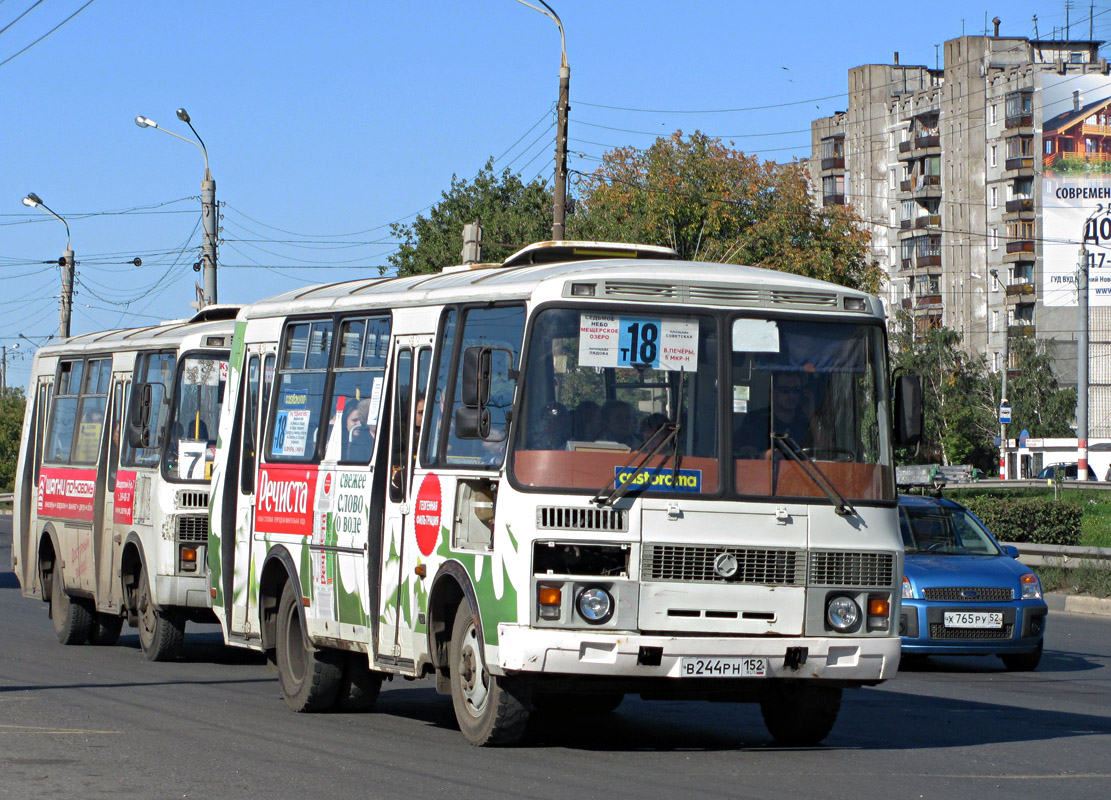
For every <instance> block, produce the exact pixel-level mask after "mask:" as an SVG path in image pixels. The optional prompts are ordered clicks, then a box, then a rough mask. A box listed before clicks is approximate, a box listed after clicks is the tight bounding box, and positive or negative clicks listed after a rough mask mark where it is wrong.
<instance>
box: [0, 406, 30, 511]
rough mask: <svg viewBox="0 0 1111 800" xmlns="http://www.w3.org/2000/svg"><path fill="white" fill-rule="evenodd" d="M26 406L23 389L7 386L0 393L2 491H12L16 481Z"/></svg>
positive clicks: (0, 489) (0, 484) (0, 486)
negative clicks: (20, 438)
mask: <svg viewBox="0 0 1111 800" xmlns="http://www.w3.org/2000/svg"><path fill="white" fill-rule="evenodd" d="M24 406H25V402H24V399H23V389H21V388H18V387H16V388H7V389H5V390H4V391H3V393H0V491H4V492H10V491H11V490H12V483H13V482H14V481H15V465H16V460H17V459H18V458H19V437H20V434H21V432H22V429H23V409H24Z"/></svg>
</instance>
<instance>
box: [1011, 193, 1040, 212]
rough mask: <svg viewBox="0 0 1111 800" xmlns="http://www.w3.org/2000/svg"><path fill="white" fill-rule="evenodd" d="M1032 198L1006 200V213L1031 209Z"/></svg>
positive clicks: (1032, 204)
mask: <svg viewBox="0 0 1111 800" xmlns="http://www.w3.org/2000/svg"><path fill="white" fill-rule="evenodd" d="M1033 210H1034V199H1033V198H1032V197H1020V198H1018V199H1015V200H1008V201H1007V213H1008V214H1014V213H1016V212H1022V211H1033Z"/></svg>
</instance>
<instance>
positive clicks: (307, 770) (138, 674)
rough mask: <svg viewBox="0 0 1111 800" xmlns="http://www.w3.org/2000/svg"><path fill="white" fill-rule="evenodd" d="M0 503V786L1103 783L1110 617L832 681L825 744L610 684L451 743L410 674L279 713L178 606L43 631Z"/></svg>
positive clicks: (451, 731)
mask: <svg viewBox="0 0 1111 800" xmlns="http://www.w3.org/2000/svg"><path fill="white" fill-rule="evenodd" d="M10 520H11V518H10V517H0V798H7V797H12V798H16V797H18V798H49V797H67V798H112V800H124V799H125V798H151V797H157V798H170V797H178V798H183V797H188V798H209V797H212V798H216V797H235V798H266V799H267V800H277V799H278V798H287V797H289V798H306V797H312V798H324V797H343V798H356V797H360V798H361V797H382V798H394V797H404V798H409V797H451V798H487V797H519V798H544V797H551V798H559V799H560V800H563V799H564V798H574V799H575V800H578V798H595V797H637V798H660V799H661V800H686V798H703V797H736V798H750V797H751V798H873V797H875V798H878V797H890V798H947V799H948V798H969V799H975V800H983V798H988V797H1007V798H1014V797H1019V796H1032V797H1037V798H1039V800H1044V799H1045V798H1058V797H1059V798H1070V800H1075V799H1076V798H1093V799H1095V798H1099V800H1106V798H1108V797H1111V618H1106V617H1089V616H1085V615H1079V614H1067V613H1060V612H1053V613H1051V614H1050V617H1049V626H1048V635H1047V650H1046V654H1045V657H1044V658H1043V661H1042V666H1041V668H1040V669H1039V670H1038V671H1037V672H1035V673H1026V674H1012V673H1008V672H1005V671H1003V669H1002V665H1001V663H1000V662H999V661H998V660H996V659H932V660H931V661H930V662H929V663H928V664H927V665H926V666H925V667H923V668H922V669H919V670H915V671H904V672H902V673H900V675H899V677H898V679H897V680H894V681H891V682H889V683H887V684H885V685H884V686H882V687H879V688H875V689H862V690H858V691H853V692H848V693H846V695H845V699H844V703H843V705H842V710H841V716H840V718H839V720H838V722H837V726H836V727H835V728H834V730H833V733H832V734H831V735H830V736H829V738H828V739H827V740H826V742H825V745H824V746H822V747H817V748H807V749H784V748H780V747H777V746H776V745H774V744H773V743H772V741H771V739H770V737H769V736H768V734H767V733H766V731H765V729H764V725H763V722H762V720H761V718H760V712H759V709H758V708H757V707H756V706H753V705H731V704H719V705H711V704H707V703H681V702H655V703H648V702H644V701H641V700H639V699H635V698H629V699H627V700H626V701H625V703H624V704H623V705H622V706H621V708H620V709H619V710H618V712H617V713H616V714H612V715H609V716H607V717H603V718H600V719H595V720H586V721H581V720H580V721H578V722H574V723H557V722H554V721H550V720H549V721H547V722H544V723H539V722H538V723H537V724H534V725H533V727H532V728H531V729H530V734H529V737H528V740H527V742H526V743H525V744H524V746H522V747H518V748H514V749H509V750H497V749H478V748H474V747H471V746H469V745H468V744H466V742H465V741H464V740H463V738H462V736H461V735H460V734H459V732H458V730H457V729H456V728H455V724H454V718H453V716H452V711H451V703H450V701H449V700H448V698H446V697H441V696H439V695H437V694H436V693H435V691H434V690H433V689H432V687H431V685H430V683H429V682H426V681H424V682H405V681H394V682H392V683H388V684H386V686H385V687H384V688H383V692H382V696H381V698H380V700H379V702H378V705H377V707H376V709H375V710H374V711H373V712H371V713H367V714H322V715H298V714H293V713H291V712H289V711H288V710H287V709H286V707H285V704H284V703H283V702H282V701H281V699H280V697H279V694H278V684H277V679H276V677H275V676H274V675H273V674H271V673H270V672H268V671H267V669H266V666H265V664H264V663H263V662H262V660H261V659H260V658H259V657H257V656H255V655H252V654H249V653H244V652H241V651H235V650H231V649H228V648H224V647H223V646H222V645H221V644H220V635H219V630H218V629H217V628H216V627H215V626H190V627H189V628H188V629H187V634H186V645H185V649H184V654H183V657H182V659H181V660H180V661H177V662H175V663H170V664H151V663H148V662H146V661H144V660H143V658H142V655H141V653H140V651H139V643H138V638H137V636H136V634H135V633H134V632H133V629H128V628H125V629H124V636H123V637H122V638H121V640H120V643H119V644H118V645H117V646H115V647H108V648H94V647H91V646H87V645H86V646H80V647H63V646H61V645H59V644H58V643H57V642H56V641H55V639H54V634H53V631H52V629H51V626H50V623H49V621H48V620H47V618H46V608H45V606H44V605H43V604H42V603H40V602H38V601H32V600H26V599H24V598H23V597H22V596H21V595H20V592H19V587H18V585H17V583H16V580H15V576H14V575H13V574H12V573H11V572H10V569H9V565H10V563H11V562H10V543H11V538H10V532H11V521H10Z"/></svg>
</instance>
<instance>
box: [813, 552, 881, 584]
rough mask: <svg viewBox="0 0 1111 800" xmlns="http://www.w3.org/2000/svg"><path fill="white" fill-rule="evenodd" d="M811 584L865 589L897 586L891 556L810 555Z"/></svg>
mask: <svg viewBox="0 0 1111 800" xmlns="http://www.w3.org/2000/svg"><path fill="white" fill-rule="evenodd" d="M810 583H811V585H813V586H864V587H876V588H888V587H890V586H893V585H894V584H895V556H894V554H892V553H861V552H851V551H850V552H833V551H823V550H815V551H812V552H811V553H810Z"/></svg>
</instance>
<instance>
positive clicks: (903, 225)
mask: <svg viewBox="0 0 1111 800" xmlns="http://www.w3.org/2000/svg"><path fill="white" fill-rule="evenodd" d="M913 225H914V220H912V219H901V220H899V230H901V231H909V230H910V229H911V227H912V226H913Z"/></svg>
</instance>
